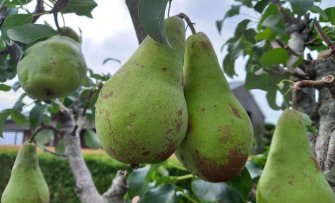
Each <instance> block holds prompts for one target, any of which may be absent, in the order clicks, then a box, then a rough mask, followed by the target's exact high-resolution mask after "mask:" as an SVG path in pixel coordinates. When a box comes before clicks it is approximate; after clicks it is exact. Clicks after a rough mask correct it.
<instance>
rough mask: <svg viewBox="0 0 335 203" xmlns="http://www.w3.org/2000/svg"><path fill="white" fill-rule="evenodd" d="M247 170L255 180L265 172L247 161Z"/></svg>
mask: <svg viewBox="0 0 335 203" xmlns="http://www.w3.org/2000/svg"><path fill="white" fill-rule="evenodd" d="M245 166H246V168H247V169H248V171H249V174H250V176H251V178H252V179H253V180H255V179H257V178H259V177H261V175H262V172H263V170H262V169H261V168H260V167H259V166H258V165H256V164H255V163H254V162H252V161H247V163H246V165H245Z"/></svg>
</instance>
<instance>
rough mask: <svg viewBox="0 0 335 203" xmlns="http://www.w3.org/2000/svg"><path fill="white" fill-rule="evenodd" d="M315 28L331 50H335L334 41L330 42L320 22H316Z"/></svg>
mask: <svg viewBox="0 0 335 203" xmlns="http://www.w3.org/2000/svg"><path fill="white" fill-rule="evenodd" d="M314 27H315V29H316V31H317V32H318V34H319V36H320V38H321V39H322V40H323V41H324V42H325V43H326V44H327V46H328V47H329V48H330V49H331V50H335V43H334V42H333V41H332V40H330V39H329V37H328V36H327V35H326V33H325V32H324V31H323V30H322V28H321V26H320V23H319V21H317V20H314Z"/></svg>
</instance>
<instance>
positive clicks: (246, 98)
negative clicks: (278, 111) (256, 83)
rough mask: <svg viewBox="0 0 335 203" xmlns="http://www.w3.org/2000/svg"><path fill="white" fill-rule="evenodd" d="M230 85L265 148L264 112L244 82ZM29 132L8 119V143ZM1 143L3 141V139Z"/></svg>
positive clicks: (258, 144) (259, 147)
mask: <svg viewBox="0 0 335 203" xmlns="http://www.w3.org/2000/svg"><path fill="white" fill-rule="evenodd" d="M229 85H230V88H231V89H232V91H233V93H234V95H235V96H236V98H237V99H238V100H239V101H240V103H241V104H242V106H243V107H244V108H245V110H246V111H247V113H248V115H249V117H250V119H251V121H252V125H253V128H254V132H255V133H254V134H255V143H256V144H255V150H256V151H261V150H262V149H263V145H262V133H263V126H264V120H265V117H264V114H263V113H262V111H261V109H260V108H259V106H258V104H257V102H256V101H255V99H254V97H253V96H252V94H251V93H250V91H248V90H246V89H245V86H244V82H231V83H229ZM29 133H30V130H29V128H28V127H22V126H18V125H16V124H15V123H13V122H12V121H11V120H8V121H7V122H6V124H5V126H4V134H5V139H7V140H8V141H7V142H6V144H21V143H22V142H23V140H25V138H24V137H29ZM0 143H2V142H1V139H0Z"/></svg>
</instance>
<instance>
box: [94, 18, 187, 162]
mask: <svg viewBox="0 0 335 203" xmlns="http://www.w3.org/2000/svg"><path fill="white" fill-rule="evenodd" d="M165 29H166V33H167V37H168V39H169V42H170V44H171V46H172V47H170V46H168V45H167V44H163V43H159V42H156V41H155V40H153V39H152V38H151V37H149V36H148V37H146V38H145V39H144V41H143V42H142V43H141V44H140V46H139V47H138V48H137V49H136V51H135V52H134V53H133V55H132V56H131V57H130V58H129V59H128V61H127V62H126V63H125V64H124V65H123V66H122V67H121V68H120V69H119V70H118V71H117V72H116V73H115V74H114V75H113V76H112V77H111V78H110V79H109V80H108V81H107V82H106V84H104V86H103V88H102V89H101V91H100V94H99V97H98V99H97V103H96V115H95V119H96V129H97V134H98V136H99V138H100V141H101V144H102V146H103V148H104V149H105V151H106V152H107V153H108V154H109V155H110V156H111V157H113V158H115V159H117V160H119V161H121V162H124V163H129V164H133V165H136V164H141V163H158V162H161V161H163V160H165V159H167V158H168V157H169V156H170V155H172V154H173V153H174V152H175V150H176V148H177V146H178V145H179V144H180V143H181V141H182V140H183V138H184V136H185V132H186V127H187V107H186V102H185V98H184V93H183V84H182V80H183V75H182V67H183V57H184V49H185V26H184V22H183V20H182V19H181V18H179V17H176V16H174V17H170V18H168V19H166V20H165Z"/></svg>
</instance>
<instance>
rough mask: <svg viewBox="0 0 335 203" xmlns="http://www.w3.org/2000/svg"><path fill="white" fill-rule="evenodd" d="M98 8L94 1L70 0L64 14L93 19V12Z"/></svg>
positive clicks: (63, 11)
mask: <svg viewBox="0 0 335 203" xmlns="http://www.w3.org/2000/svg"><path fill="white" fill-rule="evenodd" d="M96 6H97V3H96V2H95V1H94V0H69V2H68V3H67V4H66V6H65V8H64V9H63V10H62V11H61V12H62V13H75V14H77V15H79V16H87V17H89V18H92V14H91V12H92V10H93V9H94V8H95V7H96Z"/></svg>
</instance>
